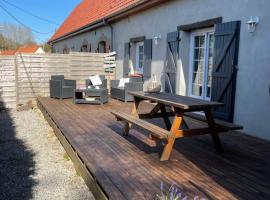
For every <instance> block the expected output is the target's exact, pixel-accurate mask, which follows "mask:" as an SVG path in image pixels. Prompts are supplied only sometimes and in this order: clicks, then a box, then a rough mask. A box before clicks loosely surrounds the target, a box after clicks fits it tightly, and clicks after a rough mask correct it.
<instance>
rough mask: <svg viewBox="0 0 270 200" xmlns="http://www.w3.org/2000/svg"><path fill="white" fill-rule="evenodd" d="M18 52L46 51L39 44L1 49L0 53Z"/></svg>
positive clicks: (13, 53)
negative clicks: (15, 48)
mask: <svg viewBox="0 0 270 200" xmlns="http://www.w3.org/2000/svg"><path fill="white" fill-rule="evenodd" d="M16 53H44V51H43V49H42V48H41V47H40V46H38V45H34V44H32V45H25V46H22V47H20V48H18V49H17V50H4V51H0V55H5V56H7V55H15V54H16Z"/></svg>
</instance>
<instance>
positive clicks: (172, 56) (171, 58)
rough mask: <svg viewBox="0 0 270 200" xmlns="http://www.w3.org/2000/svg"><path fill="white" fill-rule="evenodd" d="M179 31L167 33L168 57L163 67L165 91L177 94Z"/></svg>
mask: <svg viewBox="0 0 270 200" xmlns="http://www.w3.org/2000/svg"><path fill="white" fill-rule="evenodd" d="M179 40H180V39H179V32H178V31H175V32H171V33H168V35H167V58H166V62H165V67H164V69H163V76H164V81H165V92H168V93H173V94H175V89H176V72H177V59H178V53H179Z"/></svg>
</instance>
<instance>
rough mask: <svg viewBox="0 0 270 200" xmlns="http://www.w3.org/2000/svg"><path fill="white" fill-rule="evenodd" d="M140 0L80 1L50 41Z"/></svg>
mask: <svg viewBox="0 0 270 200" xmlns="http://www.w3.org/2000/svg"><path fill="white" fill-rule="evenodd" d="M139 1H141V0H102V1H100V0H82V2H81V3H80V4H78V5H77V7H76V8H75V9H74V10H73V11H72V12H71V14H70V15H69V16H68V18H67V19H66V20H65V21H64V23H63V24H62V25H61V26H60V28H59V29H58V30H57V31H56V33H55V34H54V35H53V36H52V37H51V39H50V41H53V40H56V39H58V38H59V37H61V36H64V35H66V34H68V33H71V32H73V31H76V30H78V29H80V28H81V27H84V26H86V25H89V24H91V23H93V22H96V21H98V20H101V19H103V18H105V17H107V16H109V15H111V14H114V13H116V12H118V11H121V10H123V9H125V8H127V7H128V6H130V5H132V4H134V3H137V2H139Z"/></svg>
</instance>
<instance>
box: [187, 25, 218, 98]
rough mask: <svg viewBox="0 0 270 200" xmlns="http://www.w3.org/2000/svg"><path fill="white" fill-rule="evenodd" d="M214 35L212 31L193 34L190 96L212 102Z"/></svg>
mask: <svg viewBox="0 0 270 200" xmlns="http://www.w3.org/2000/svg"><path fill="white" fill-rule="evenodd" d="M213 51H214V34H213V31H212V30H202V31H196V32H193V33H192V34H191V52H190V72H191V73H190V82H189V95H190V96H193V97H195V98H200V99H204V100H210V98H211V84H212V76H211V74H212V68H213Z"/></svg>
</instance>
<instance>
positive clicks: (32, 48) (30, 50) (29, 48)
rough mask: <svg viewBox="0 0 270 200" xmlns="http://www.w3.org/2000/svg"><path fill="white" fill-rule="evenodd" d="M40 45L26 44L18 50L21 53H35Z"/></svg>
mask: <svg viewBox="0 0 270 200" xmlns="http://www.w3.org/2000/svg"><path fill="white" fill-rule="evenodd" d="M38 48H39V46H37V45H34V44H33V45H26V46H22V47H20V48H19V49H18V50H17V52H20V53H35V52H36V51H37V50H38Z"/></svg>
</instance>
